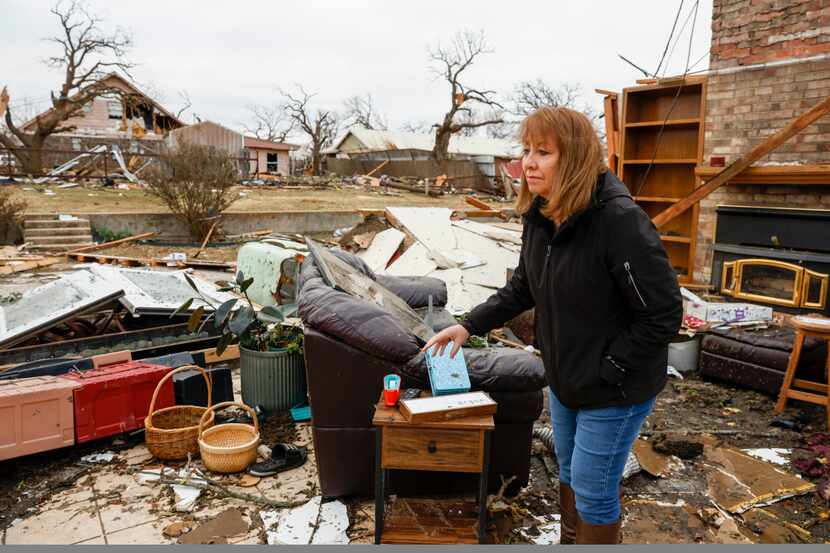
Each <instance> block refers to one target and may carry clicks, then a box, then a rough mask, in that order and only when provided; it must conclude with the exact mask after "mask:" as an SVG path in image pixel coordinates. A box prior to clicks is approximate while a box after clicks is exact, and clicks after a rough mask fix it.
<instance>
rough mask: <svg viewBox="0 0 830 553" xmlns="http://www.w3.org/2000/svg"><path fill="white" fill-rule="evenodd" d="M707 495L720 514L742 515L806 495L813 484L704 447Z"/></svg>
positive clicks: (719, 449) (732, 453) (724, 449)
mask: <svg viewBox="0 0 830 553" xmlns="http://www.w3.org/2000/svg"><path fill="white" fill-rule="evenodd" d="M705 461H706V464H707V465H708V466H709V467H710V468H711V469H713V470H711V471H710V472H709V473H707V475H706V477H707V481H708V484H709V495H710V496H711V497H712V499H713V500H714V501H715V502H716V503H717V504H718V505H719V506H720V507H721V508H723V509H724V510H726V511H728V512H730V513H743V512H744V511H747V510H749V509H750V508H752V507H756V506H763V505H770V504H772V503H775V502H777V501H781V500H782V499H785V498H788V497H793V496H796V495H802V494H806V493H809V492H811V491H813V490H815V489H816V486H815V484H812V483H810V482H805V481H804V480H802V479H801V478H799V477H797V476H795V475H793V474H790V473H787V472H785V471H783V470H781V469H778V468H776V467H775V466H773V465H772V464H770V463H768V462H766V461H762V460H760V459H756V458H754V457H751V456H749V455H747V454H746V453H744V452H742V451H739V450H737V449H732V448H728V447H711V448H710V447H707V448H706V454H705Z"/></svg>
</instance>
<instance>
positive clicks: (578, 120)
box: [424, 107, 683, 543]
mask: <svg viewBox="0 0 830 553" xmlns="http://www.w3.org/2000/svg"><path fill="white" fill-rule="evenodd" d="M521 138H522V143H523V144H524V152H523V157H522V168H523V174H522V186H521V190H520V193H519V199H518V205H517V209H518V211H519V212H520V213H522V214H523V222H524V230H523V234H522V252H521V257H520V260H519V265H518V267H517V268H516V271H515V273H514V274H513V278H512V279H511V280H510V282H508V283H507V284H506V285H505V286H504V287H503V288H501V289H500V290H498V291H497V292H496V293H495V294H494V295H493V296H491V297H490V298H489V299H488V300H487V301H486V302H485V303H483V304H481V305H479V306H478V307H476V308H475V309H473V310H472V312H471V313H470V314H469V316H468V317H467V319H466V320H465V321H464V323H463V324H461V325H455V326H452V327H450V328H447V329H445V330H443V331H442V332H440V333H438V334H437V335H436V336H435V337H433V338H432V339H431V340H430V342H429V343H428V344H427V345H426V346H425V348H424V349H427V348H431V347H433V346H435V345H437V347H438V349H439V350H440V351H442V352H443V350H444V348H445V347H446V346H447V345H448V344H449V343H450V342H452V348H453V349H452V355H455V353H456V352H457V351H458V348H459V347H460V345H461V344H463V343H464V342H465V341H466V340H467V338H468V337H469V336H470V335H471V334H474V335H484V334H486V333H487V332H489V331H490V330H492V329H494V328H498V327H500V326H503V325H504V323H505V322H507V321H508V320H510V319H512V318H513V317H515V316H517V315H519V314H520V313H522V312H524V311H526V310H528V309H531V308H534V307H535V309H536V322H535V340H536V346H537V347H538V348H539V350H540V351H541V354H542V359H543V361H544V364H545V371H546V374H547V379H548V384H549V385H550V389H551V393H550V408H551V421H552V426H553V433H554V444H555V450H556V457H557V460H558V462H559V478H560V486H559V489H560V508H561V517H562V518H561V524H562V543H573V542H574V541H576V542H577V543H617V541H618V540H619V536H620V533H619V531H620V494H619V486H620V481H621V479H622V470H623V467H624V465H625V461H626V459H627V458H628V455H629V452H630V450H631V447H632V445H633V443H634V440H635V439H636V437H637V435H638V433H639V430H640V426H641V425H642V422H643V420H644V419H645V417H646V416H647V415H648V414H649V413H650V412H651V409H652V407H653V405H654V399H655V396H656V395H657V394H658V393H659V392H660V390H662V389H663V386H664V385H665V383H666V366H667V357H668V343H669V342H670V341H671V338H672V337H673V336H675V335H676V334H677V330H678V328H679V327H680V321H681V317H682V311H683V308H682V302H681V297H680V290H679V287H678V284H677V276H676V274H675V271H674V270H673V269H672V267H671V264H670V263H669V260H668V257H667V255H666V252H665V250H664V248H663V245H662V243H661V241H660V236H659V234H658V233H657V229H656V228H655V227H654V225H653V224H652V223H651V220H650V219H649V218H648V216H647V215H646V214H645V212H643V210H642V209H640V207H638V206H637V204H635V203H634V201H633V200H632V198H631V195H630V194H629V192H628V190H627V188H626V187H625V185H624V184H623V183H622V182H620V181H619V180H618V179H617V178H616V177H615V176H614V175H613V174H612V173H611V172H610V171H608V170H607V169H606V167H605V164H604V162H603V158H602V148H601V146H600V143H599V139H598V137H597V135H596V132H595V130H594V128H593V125H592V124H591V122H590V121H589V120H588V118H587V117H585V116H584V115H582V114H581V113H579V112H576V111H574V110H570V109H567V108H553V107H545V108H541V109H539V110H538V111H536V112H535V113H533V114H531V115H530V116H528V117H527V119H525V121H524V122H523V123H522V129H521Z"/></svg>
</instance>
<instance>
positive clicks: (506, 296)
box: [461, 233, 536, 336]
mask: <svg viewBox="0 0 830 553" xmlns="http://www.w3.org/2000/svg"><path fill="white" fill-rule="evenodd" d="M525 234H526V233H523V235H522V253H521V254H520V255H519V266H518V267H516V270H515V271H514V272H513V278H511V279H510V282H508V283H507V284H505V285H504V286H503V287H501V288H499V289H498V290H497V291H496V293H495V294H493V295H492V296H490V297H489V298H488V299H487V301H485V302H484V303H482V304H481V305H478V306H477V307H475V308H473V310H472V311H470V313H469V314H468V315H467V318H466V319H465V320H464V322H462V323H461V324H462V325H463V326H464V328H466V329H467V332H469V333H470V334H471V335H475V336H483V335H485V334H487V333H488V332H490V331H491V330H493V329H494V328H500V327H502V326H504V323H506V322H507V321H509V320H510V319H512V318H513V317H517V316H518V315H521V314H522V313H524V312H525V311H527V310H528V309H531V308H533V306H534V305H536V303H535V301H534V299H533V295H532V294H531V292H530V287H529V286H528V282H527V274H526V272H525V263H524V257H525Z"/></svg>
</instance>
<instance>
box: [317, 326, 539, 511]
mask: <svg viewBox="0 0 830 553" xmlns="http://www.w3.org/2000/svg"><path fill="white" fill-rule="evenodd" d="M305 359H306V373H307V375H308V394H309V401H310V404H311V413H312V422H313V433H314V451H315V455H316V458H317V470H318V474H319V478H320V488H321V491H322V494H323V495H324V496H327V497H337V496H343V495H351V494H359V495H371V493H372V492H373V489H374V488H373V486H374V465H375V463H374V455H375V433H374V429H373V427H372V416H373V414H374V405H375V403H377V401H378V399H379V397H380V393H381V390H382V387H383V376H384V375H387V374H390V373H397V374H400V375H401V377H402V384H401V385H402V387H405V388H406V387H420V388H428V387H429V386H428V384H427V385H426V386H425V383H424V382H417V381H414V380H413V379H412V377H408V376H407V375H406V374H403V373H401V371H400V370H399V367H398V366H396V365H395V364H393V363H391V362H389V361H386V360H383V359H380V358H377V357H373V356H371V355H368V354H366V353H364V352H362V351H360V350H358V349H356V348H353V347H351V346H349V345H348V344H345V343H343V342H341V341H339V340H337V339H335V338H332V337H330V336H327V335H325V334H322V333H321V332H318V331H316V330H314V329H312V328H306V331H305ZM490 395H491V396H492V397H493V399H494V400H495V401H496V402H497V403H498V412H497V413H496V416H495V422H496V429H495V431H494V433H493V446H492V450H491V463H490V469H491V470H490V480H489V482H490V487H491V489H493V490H497V489H498V488H499V486H500V485H501V479H500V476H504V477H505V478H507V477H510V476H514V475H515V476H516V480H515V481H514V482H513V483H512V484H511V486H510V490H512V491H516V490H518V489H519V487H521V486H525V485H527V481H528V475H529V470H530V442H531V434H532V431H533V421H535V420H536V419H537V418H538V417H539V414H540V413H541V411H542V403H543V398H542V392H541V391H536V392H517V393H511V392H490ZM476 483H477V477H476V476H475V475H470V476H468V475H458V474H453V475H451V474H446V473H429V472H428V473H421V472H415V471H392V472H390V474H389V486H388V488H389V490H390V492H392V493H401V494H410V493H414V492H415V491H417V492H457V491H472V490H474V489H475V486H476Z"/></svg>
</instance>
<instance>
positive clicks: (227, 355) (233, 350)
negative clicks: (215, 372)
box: [193, 345, 239, 365]
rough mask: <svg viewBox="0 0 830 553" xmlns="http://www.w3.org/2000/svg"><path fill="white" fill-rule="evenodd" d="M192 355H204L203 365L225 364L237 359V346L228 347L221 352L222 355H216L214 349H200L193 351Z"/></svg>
mask: <svg viewBox="0 0 830 553" xmlns="http://www.w3.org/2000/svg"><path fill="white" fill-rule="evenodd" d="M193 353H203V354H205V363H206V364H208V365H213V364H215V363H225V362H227V361H235V360H237V359H239V346H238V345H233V346H228V348H227V349H226V350H225V351H224V352H222V355H219V354H218V353H216V348H207V349H200V350H198V351H194V352H193Z"/></svg>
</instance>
